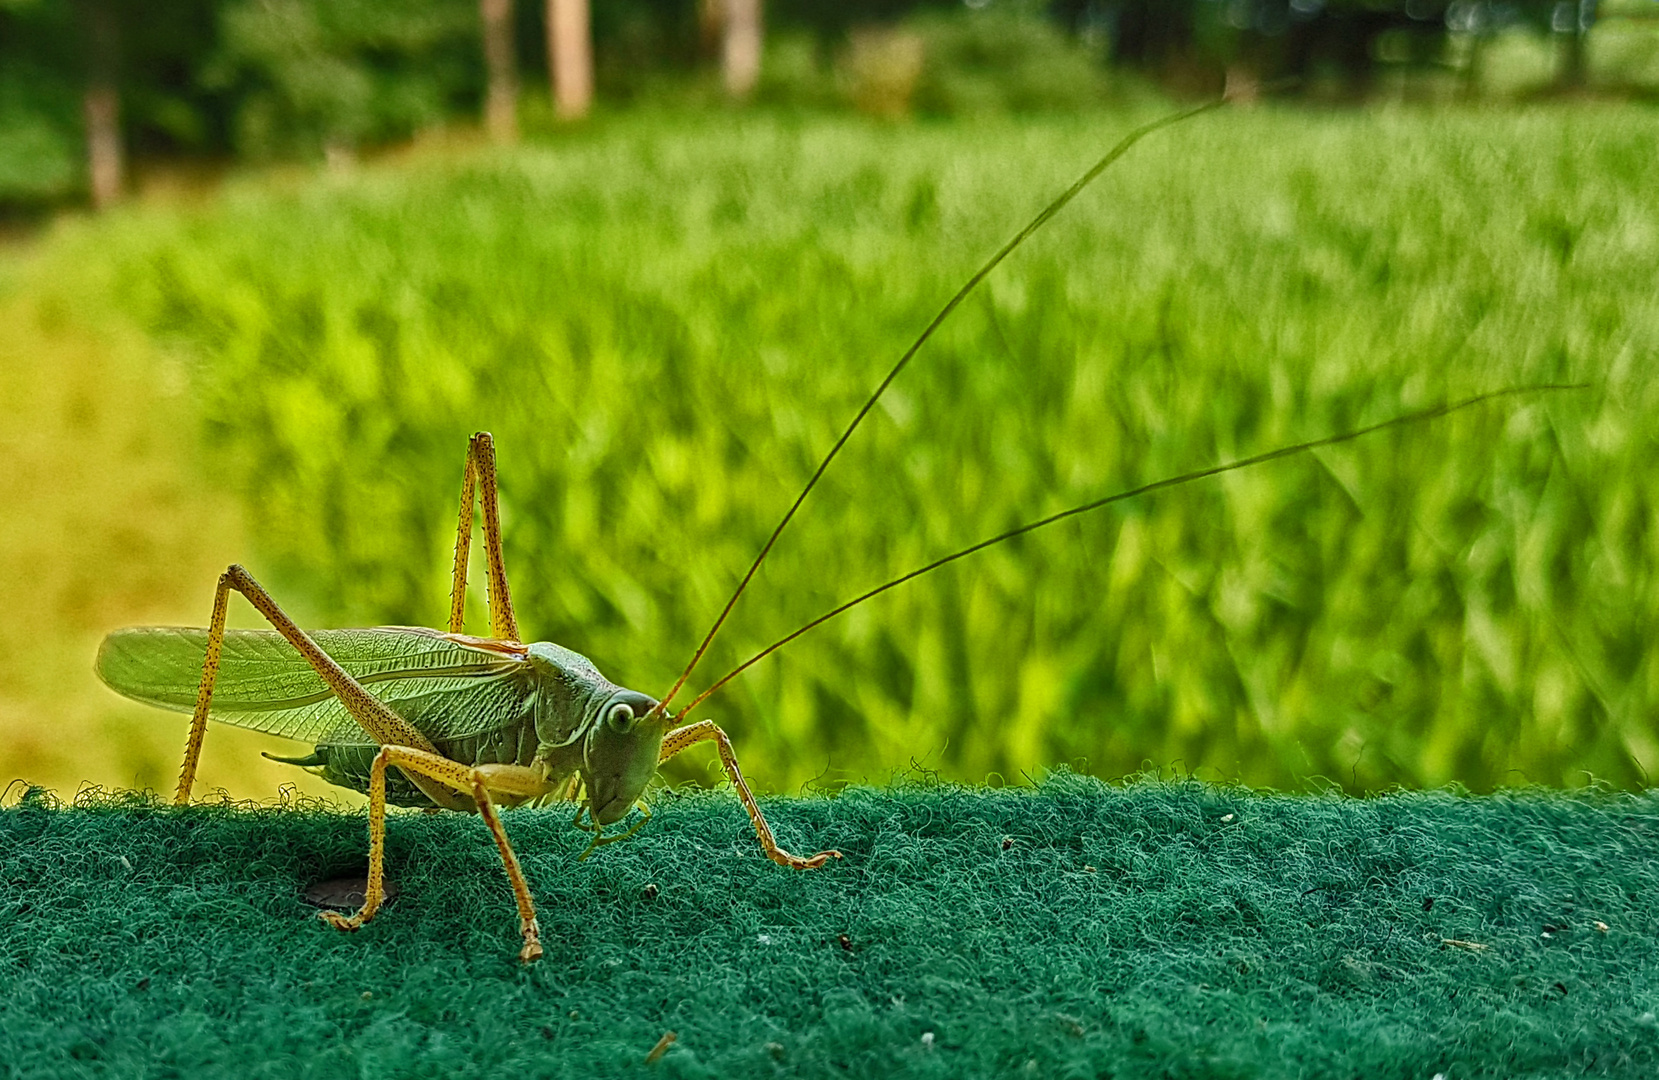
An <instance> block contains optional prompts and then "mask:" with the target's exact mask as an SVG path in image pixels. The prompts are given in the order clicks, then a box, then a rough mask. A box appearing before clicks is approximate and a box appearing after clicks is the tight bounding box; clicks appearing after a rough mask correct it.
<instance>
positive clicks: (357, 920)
mask: <svg viewBox="0 0 1659 1080" xmlns="http://www.w3.org/2000/svg"><path fill="white" fill-rule="evenodd" d="M388 765H396V766H397V767H398V768H400V769H402V770H403V771H404V773H405V774H406V775H408V776H410V777H414V776H415V775H417V774H419V775H421V776H422V777H424V778H426V779H430V780H435V781H437V782H438V783H440V784H444V785H445V786H447V787H451V788H454V789H455V790H456V791H459V792H464V793H466V794H468V795H471V796H472V799H473V802H474V803H475V804H476V805H477V807H478V813H479V816H481V817H482V818H483V819H484V824H485V825H487V826H489V830H490V835H491V836H493V837H494V838H495V846H496V848H497V849H498V850H499V851H500V852H501V863H502V865H503V866H504V867H505V868H506V870H507V880H508V881H509V882H511V883H512V886H513V900H514V901H515V902H516V903H517V905H518V921H519V932H520V933H521V934H522V935H523V937H524V947H523V948H522V949H520V950H519V954H518V958H519V959H520V960H522V961H524V962H525V963H529V962H530V961H532V960H535V959H537V958H538V957H540V956H541V954H542V947H541V927H540V925H539V924H538V923H537V922H536V905H535V901H534V900H533V899H532V898H531V895H530V886H529V884H528V883H527V882H526V881H525V880H524V870H523V868H522V867H520V866H519V862H518V855H517V854H516V853H514V851H513V845H512V844H511V843H510V842H509V841H508V840H507V830H506V829H504V828H502V826H501V818H500V816H499V815H498V814H497V813H496V810H495V804H494V802H492V801H491V799H490V792H491V791H492V790H494V791H496V792H498V793H500V794H504V795H515V796H525V797H530V798H533V797H535V796H537V795H542V794H545V793H546V792H547V790H548V784H547V782H546V780H545V779H543V777H542V775H541V774H540V773H539V772H538V771H536V770H534V769H528V768H525V767H523V766H519V765H482V766H477V767H474V766H470V765H463V764H461V763H460V762H458V761H452V760H450V759H449V758H446V757H444V756H443V755H441V754H435V753H431V752H429V751H426V750H417V749H414V748H413V747H408V746H382V747H381V748H380V752H379V753H378V754H376V755H375V756H374V764H373V765H372V766H370V768H369V883H368V887H367V888H366V889H365V890H364V891H363V906H362V907H361V908H360V909H358V911H357V912H356V913H355V914H352V915H342V914H340V913H339V912H337V911H324V912H321V913H319V916H318V917H319V918H321V919H322V920H323V921H324V922H326V923H328V924H329V925H330V926H333V927H335V928H336V929H339V930H356V929H357V928H358V927H360V926H362V925H363V924H364V923H366V922H368V921H369V920H370V919H372V918H374V914H375V912H376V911H378V910H379V909H380V905H381V903H382V902H383V901H384V899H385V877H386V768H387V766H388Z"/></svg>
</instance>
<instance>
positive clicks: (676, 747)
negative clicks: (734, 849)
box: [657, 720, 841, 870]
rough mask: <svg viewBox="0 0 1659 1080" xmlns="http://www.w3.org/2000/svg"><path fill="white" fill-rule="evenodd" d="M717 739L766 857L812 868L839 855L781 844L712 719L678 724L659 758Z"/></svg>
mask: <svg viewBox="0 0 1659 1080" xmlns="http://www.w3.org/2000/svg"><path fill="white" fill-rule="evenodd" d="M709 739H713V740H714V745H715V747H716V748H717V749H718V750H719V751H720V764H721V765H722V766H724V767H725V770H726V776H727V777H729V778H730V779H731V782H732V786H733V787H735V788H736V789H737V797H738V798H739V799H740V800H742V802H743V809H745V810H747V811H748V812H749V820H750V821H752V822H753V823H754V826H755V835H756V836H758V837H759V838H760V846H761V849H762V850H763V851H765V852H766V857H767V858H769V859H771V860H772V861H773V862H775V863H777V864H778V865H779V866H788V867H792V868H793V869H796V870H810V869H812V868H813V867H815V866H822V865H824V863H825V862H827V861H829V860H830V859H839V858H840V857H841V853H840V852H839V851H833V850H831V851H820V852H819V853H818V854H816V855H813V856H811V857H809V858H805V859H802V858H799V857H797V856H794V855H791V854H789V852H787V851H785V850H784V849H783V848H781V847H779V846H778V841H777V838H776V837H775V836H773V835H772V827H771V826H770V825H768V824H767V823H766V817H765V815H763V814H762V813H761V812H760V804H759V803H758V802H756V801H755V797H754V795H753V793H751V792H750V791H749V784H748V782H747V781H746V780H744V779H743V770H742V769H739V768H738V767H737V755H736V754H735V753H733V751H732V740H731V739H730V738H729V737H728V736H727V735H726V733H725V732H724V731H721V730H720V728H719V726H718V725H716V724H715V722H714V721H713V720H699V721H697V722H696V723H695V724H687V725H685V726H684V727H678V728H675V729H674V730H673V731H670V732H669V733H668V734H667V735H664V736H663V739H662V755H661V756H660V757H658V758H657V760H658V761H659V762H662V761H667V760H668V759H669V758H671V757H673V756H674V755H675V754H678V753H679V752H680V751H682V750H685V749H686V748H688V747H691V746H695V745H697V744H698V743H700V742H706V741H707V740H709Z"/></svg>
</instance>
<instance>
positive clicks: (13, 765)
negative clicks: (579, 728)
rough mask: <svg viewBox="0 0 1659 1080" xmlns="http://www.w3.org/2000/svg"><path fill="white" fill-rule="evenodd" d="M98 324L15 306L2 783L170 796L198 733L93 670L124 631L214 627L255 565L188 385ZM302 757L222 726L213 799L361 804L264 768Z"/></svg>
mask: <svg viewBox="0 0 1659 1080" xmlns="http://www.w3.org/2000/svg"><path fill="white" fill-rule="evenodd" d="M93 321H94V320H91V319H86V318H80V317H78V315H77V313H75V312H73V311H70V310H67V305H66V303H65V302H64V301H63V300H61V299H50V300H43V299H41V298H39V297H38V296H36V295H33V294H32V293H31V292H30V291H29V290H26V289H25V290H23V291H22V292H20V293H18V294H14V295H12V296H9V297H6V298H4V299H0V507H4V512H3V513H0V611H3V612H4V617H3V618H0V786H3V785H5V784H6V783H9V782H10V781H12V780H14V779H23V780H26V781H28V782H30V783H34V784H43V785H45V786H47V787H50V788H53V789H55V790H56V791H58V792H59V793H60V794H63V795H66V796H67V795H70V794H72V793H73V792H74V791H76V790H77V789H78V788H80V787H81V786H82V785H84V784H96V785H100V786H104V787H137V788H154V789H155V790H157V791H161V792H164V793H169V794H170V793H171V791H172V787H173V784H174V781H175V778H176V776H177V771H178V765H179V758H180V755H181V753H182V751H183V746H184V729H185V718H184V717H183V716H178V715H173V714H168V713H162V712H159V711H157V710H154V709H149V708H145V707H144V706H140V705H136V704H132V703H130V702H127V701H124V700H123V699H121V698H119V697H117V696H116V695H115V694H114V693H112V692H111V691H109V690H108V689H106V688H105V687H104V686H103V685H102V684H101V683H99V681H98V680H97V678H96V677H95V676H94V675H93V673H92V658H93V655H94V653H95V652H96V651H97V647H98V642H99V639H100V638H102V636H103V635H104V634H105V633H106V632H108V631H109V630H111V629H114V628H116V627H118V626H126V625H132V624H140V623H175V624H201V623H202V622H203V621H204V620H205V619H206V617H207V614H208V611H209V608H210V607H211V604H212V596H213V579H214V576H215V575H216V574H217V573H218V572H219V571H220V570H222V569H223V568H224V567H225V565H226V564H227V563H230V562H232V561H236V560H239V559H245V558H246V557H247V551H246V548H245V546H244V538H243V530H242V527H241V524H240V515H239V512H238V510H237V507H236V505H235V503H234V501H233V500H232V499H231V498H229V497H228V496H224V495H221V494H219V493H217V492H215V491H214V490H212V489H211V487H210V486H209V485H208V484H207V483H206V481H205V476H206V472H207V470H206V469H205V468H204V465H205V462H204V461H203V460H202V458H201V451H200V449H199V446H198V444H197V441H196V437H195V428H194V422H193V418H192V417H191V415H190V410H189V407H188V401H187V400H186V398H185V395H184V387H185V380H184V378H183V373H182V371H179V370H177V368H176V366H174V365H172V364H170V362H169V361H168V359H167V358H166V357H165V356H163V355H161V354H159V353H158V351H157V350H156V348H155V347H154V346H153V345H151V344H149V343H147V342H145V341H144V340H143V339H142V338H140V337H138V336H137V335H136V333H133V332H130V331H123V330H121V329H118V328H113V327H111V326H107V325H105V326H98V325H91V323H92V322H93ZM293 745H294V744H292V743H288V742H285V741H282V740H275V739H270V738H266V737H263V736H258V735H254V734H251V733H248V732H242V731H236V730H234V729H226V728H219V727H215V729H214V730H213V731H212V732H211V734H210V735H209V738H208V740H207V746H206V752H205V755H204V757H203V761H202V770H201V773H200V777H199V779H198V781H197V789H196V790H197V794H198V797H200V796H201V795H204V794H208V793H211V792H213V791H214V790H215V789H218V788H223V789H225V790H226V791H228V792H229V793H230V794H232V795H233V796H236V797H238V798H261V799H268V798H271V797H272V796H274V795H275V794H276V792H277V790H278V788H279V786H280V785H282V784H287V783H298V785H299V787H300V789H301V790H302V791H306V792H311V793H316V794H324V793H328V794H330V795H331V796H345V795H346V793H344V792H341V791H339V790H338V789H335V788H331V787H329V786H328V785H327V784H324V783H322V782H321V781H318V780H314V779H313V778H311V777H309V776H307V775H304V774H303V773H301V772H300V771H299V770H297V769H294V768H293V767H291V766H285V765H279V764H277V763H275V762H270V761H266V760H265V759H263V758H261V757H259V751H260V750H261V749H270V750H276V749H278V748H279V747H280V748H287V749H288V751H289V752H292V747H293ZM347 797H348V798H349V797H350V796H347Z"/></svg>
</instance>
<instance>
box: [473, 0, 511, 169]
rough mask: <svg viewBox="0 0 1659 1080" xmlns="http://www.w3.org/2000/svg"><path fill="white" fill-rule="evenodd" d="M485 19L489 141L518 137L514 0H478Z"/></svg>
mask: <svg viewBox="0 0 1659 1080" xmlns="http://www.w3.org/2000/svg"><path fill="white" fill-rule="evenodd" d="M478 8H479V14H480V15H481V16H482V17H483V23H484V68H485V71H486V79H487V82H486V84H485V85H486V87H487V89H486V92H485V98H484V127H485V129H486V130H487V131H488V132H489V133H490V141H491V142H497V143H510V142H514V141H516V140H517V139H518V74H517V72H516V70H515V66H514V64H513V0H479V3H478Z"/></svg>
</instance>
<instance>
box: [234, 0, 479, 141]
mask: <svg viewBox="0 0 1659 1080" xmlns="http://www.w3.org/2000/svg"><path fill="white" fill-rule="evenodd" d="M219 21H220V43H219V48H218V52H217V56H216V57H215V59H214V61H213V62H212V63H211V64H209V65H208V66H207V67H206V69H205V70H204V73H203V74H204V81H205V82H206V83H208V84H209V85H211V86H214V87H217V88H222V89H225V90H231V91H234V96H235V98H236V101H237V105H236V108H235V110H234V121H233V122H234V129H233V135H232V142H233V145H234V146H235V147H236V149H238V150H239V151H241V152H243V153H245V154H249V155H252V156H259V157H263V156H276V155H287V154H293V153H302V154H303V153H316V152H317V151H319V150H322V149H327V148H333V147H340V148H350V147H353V146H356V145H358V144H360V143H364V142H380V141H385V140H388V139H394V138H398V137H402V136H407V135H409V134H411V133H412V132H414V131H415V130H417V129H419V128H421V127H423V126H427V125H430V124H433V123H436V122H438V121H440V120H442V119H444V118H445V117H447V116H449V115H452V114H454V113H458V112H462V111H465V110H470V109H473V108H475V107H476V102H477V99H478V97H479V94H480V88H481V78H480V76H481V72H480V66H479V60H478V57H477V54H478V48H479V46H478V5H477V4H476V3H475V2H474V0H233V2H231V3H228V4H225V5H224V6H223V7H222V8H221V9H220V12H219Z"/></svg>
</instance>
